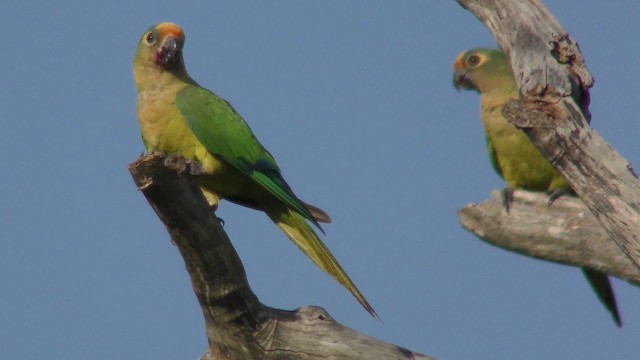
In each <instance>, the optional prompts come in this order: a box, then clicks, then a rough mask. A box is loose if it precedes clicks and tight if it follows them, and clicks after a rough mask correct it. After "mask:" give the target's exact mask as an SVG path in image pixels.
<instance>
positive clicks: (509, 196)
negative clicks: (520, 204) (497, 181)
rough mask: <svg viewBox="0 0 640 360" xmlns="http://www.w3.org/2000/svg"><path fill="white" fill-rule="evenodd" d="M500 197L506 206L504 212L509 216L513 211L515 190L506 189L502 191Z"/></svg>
mask: <svg viewBox="0 0 640 360" xmlns="http://www.w3.org/2000/svg"><path fill="white" fill-rule="evenodd" d="M500 195H501V197H502V205H504V210H505V211H506V212H507V214H509V210H510V209H511V204H512V203H513V189H512V188H508V187H506V188H504V189H502V191H500Z"/></svg>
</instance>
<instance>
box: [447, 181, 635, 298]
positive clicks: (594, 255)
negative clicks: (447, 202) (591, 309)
mask: <svg viewBox="0 0 640 360" xmlns="http://www.w3.org/2000/svg"><path fill="white" fill-rule="evenodd" d="M547 202H548V199H547V196H546V195H545V194H544V193H537V192H528V191H515V192H514V201H513V206H512V207H511V211H510V212H509V214H507V212H506V211H505V209H504V205H503V204H502V198H501V196H500V194H499V192H498V191H494V192H493V193H492V199H489V200H486V201H484V202H482V203H480V204H468V205H466V206H465V207H464V208H462V209H460V210H459V211H458V215H459V216H460V222H461V223H462V226H463V227H464V228H465V229H467V230H469V231H470V232H472V233H473V234H474V235H476V236H477V237H479V238H480V239H482V240H484V241H486V242H488V243H489V244H491V245H494V246H498V247H500V248H503V249H506V250H509V251H513V252H516V253H519V254H523V255H526V256H530V257H534V258H538V259H543V260H548V261H553V262H558V263H562V264H567V265H573V266H579V267H587V268H591V269H593V270H598V271H600V272H603V273H607V274H611V275H613V276H616V277H619V278H621V279H623V280H626V281H628V282H630V283H632V284H634V285H636V286H640V270H638V268H637V267H636V266H635V265H634V264H633V263H632V262H631V261H630V260H629V259H628V258H627V257H626V256H625V255H624V254H623V253H622V251H621V250H620V248H618V246H617V245H616V244H615V243H614V242H613V241H611V239H610V238H609V235H608V234H607V232H606V231H605V230H604V229H603V228H602V226H601V225H600V223H599V222H598V221H597V220H596V219H595V217H594V216H593V215H592V214H591V212H590V211H589V209H587V207H586V206H585V205H584V204H583V203H582V201H580V199H578V198H575V197H571V196H564V197H561V198H560V199H558V200H556V202H554V203H553V205H552V206H551V207H549V206H547Z"/></svg>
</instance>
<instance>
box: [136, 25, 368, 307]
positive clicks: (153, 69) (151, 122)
mask: <svg viewBox="0 0 640 360" xmlns="http://www.w3.org/2000/svg"><path fill="white" fill-rule="evenodd" d="M183 45H184V33H183V31H182V29H181V28H180V27H178V26H177V25H175V24H171V23H161V24H158V25H156V26H152V27H151V28H149V29H148V30H147V31H146V32H145V33H144V34H143V35H142V37H141V39H140V42H139V44H138V47H137V49H136V53H135V56H134V60H133V73H134V78H135V85H136V90H137V93H138V105H137V112H138V122H139V125H140V129H141V133H142V140H143V142H144V145H145V147H146V149H147V151H149V152H154V151H159V152H163V153H165V154H179V155H182V156H184V157H185V158H187V159H191V160H194V161H196V162H197V163H198V164H199V165H200V166H201V168H202V170H203V175H201V176H199V177H198V182H199V184H200V186H201V189H202V191H203V193H204V194H205V196H206V198H207V200H208V201H209V203H210V204H211V205H212V206H214V207H215V206H217V204H218V200H219V198H222V199H226V200H229V201H232V202H235V203H237V204H240V205H243V206H247V207H250V208H254V209H257V210H261V211H264V212H265V213H266V214H267V215H268V216H269V218H270V219H271V220H272V221H273V222H274V223H275V224H276V225H277V226H278V227H279V228H280V229H281V230H282V231H283V232H284V233H285V234H286V235H287V236H288V237H289V238H290V239H291V240H292V241H293V242H294V243H295V244H296V245H297V246H298V247H299V248H300V249H301V250H302V251H303V252H304V253H305V255H307V256H308V257H309V258H310V259H311V260H312V261H313V262H314V263H315V264H316V265H317V266H318V267H320V268H321V269H322V270H324V271H325V272H327V273H328V274H329V275H331V276H332V277H333V278H335V279H336V280H337V281H338V282H339V283H340V284H342V285H343V286H344V287H345V288H347V289H348V290H349V291H350V292H351V293H352V294H353V295H354V296H355V297H356V299H357V300H358V301H359V302H360V303H361V304H362V306H363V307H364V308H365V309H366V310H367V311H368V312H369V313H370V314H372V315H374V316H377V315H376V314H375V311H374V310H373V308H372V307H371V306H370V305H369V303H368V302H367V300H366V299H365V298H364V296H363V295H362V294H361V293H360V291H359V290H358V288H357V287H356V286H355V284H354V283H353V282H352V281H351V279H350V278H349V276H348V275H347V274H346V273H345V272H344V270H343V269H342V267H341V266H340V265H339V264H338V262H337V260H336V259H335V258H334V257H333V255H332V254H331V252H330V251H329V250H328V249H327V247H326V246H325V245H324V244H323V243H322V241H321V240H320V238H319V237H318V235H317V234H316V233H315V231H313V229H312V228H311V227H310V226H309V223H307V221H309V222H311V223H312V224H314V225H315V226H317V227H318V229H320V230H322V229H321V228H320V226H319V224H318V222H330V221H331V220H330V218H329V216H328V215H327V214H326V213H325V212H324V211H322V210H321V209H319V208H317V207H315V206H312V205H309V204H306V203H304V202H303V201H302V200H300V199H299V198H298V197H297V196H296V195H295V194H294V193H293V191H292V190H291V188H290V187H289V185H288V184H287V182H286V181H285V180H284V178H283V177H282V175H281V172H280V169H279V168H278V165H277V164H276V162H275V160H274V158H273V156H271V154H270V153H269V152H268V151H267V150H266V149H265V148H264V147H263V146H262V145H261V144H260V142H259V141H258V140H257V139H256V137H255V135H254V134H253V132H252V131H251V129H250V128H249V126H248V125H247V123H246V122H245V121H244V120H243V119H242V117H241V116H240V115H239V114H238V113H237V112H236V111H235V110H234V109H233V107H232V106H231V105H230V104H229V103H228V102H226V101H225V100H223V99H222V98H220V97H218V96H217V95H216V94H214V93H213V92H211V91H209V90H207V89H204V88H202V87H200V86H199V85H198V84H197V83H196V82H195V81H194V80H193V79H192V78H191V77H190V76H189V75H188V74H187V71H186V69H185V66H184V61H183V54H182V48H183Z"/></svg>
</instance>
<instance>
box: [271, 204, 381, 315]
mask: <svg viewBox="0 0 640 360" xmlns="http://www.w3.org/2000/svg"><path fill="white" fill-rule="evenodd" d="M274 210H275V209H274ZM265 212H266V213H267V215H268V216H269V217H270V218H271V220H272V221H273V222H274V223H275V224H276V225H277V226H278V227H279V228H280V230H282V231H283V232H284V233H285V234H286V235H287V237H289V239H291V241H293V242H294V243H295V244H296V245H297V246H298V247H299V248H300V250H302V252H303V253H304V254H305V255H307V256H308V257H309V258H310V259H311V261H313V263H314V264H316V266H318V267H319V268H320V269H322V270H323V271H324V272H326V273H327V274H329V275H331V276H332V277H333V278H334V279H336V280H337V281H338V282H339V283H340V284H342V286H344V287H345V288H346V289H347V290H349V291H350V292H351V294H353V296H354V297H355V298H356V299H357V300H358V302H359V303H360V304H361V305H362V306H363V307H364V308H365V310H367V311H368V312H369V314H371V316H373V317H376V318H379V316H378V314H376V312H375V310H373V308H372V307H371V305H369V302H368V301H367V299H365V298H364V295H362V293H361V292H360V290H358V288H357V287H356V285H355V284H354V283H353V281H351V279H350V278H349V276H348V275H347V273H346V272H345V271H344V270H343V269H342V267H341V266H340V264H338V261H337V260H336V259H335V258H334V257H333V255H332V254H331V252H330V251H329V249H327V247H326V246H325V245H324V243H323V242H322V240H320V238H319V237H318V235H317V234H316V233H315V232H314V231H313V229H312V228H311V227H310V226H309V224H308V223H307V222H306V221H305V219H304V218H303V217H302V216H301V215H300V214H298V213H296V212H295V211H293V210H291V209H288V208H285V207H282V208H280V209H277V211H273V210H266V211H265Z"/></svg>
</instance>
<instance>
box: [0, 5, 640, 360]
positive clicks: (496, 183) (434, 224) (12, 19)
mask: <svg viewBox="0 0 640 360" xmlns="http://www.w3.org/2000/svg"><path fill="white" fill-rule="evenodd" d="M546 3H547V6H548V7H549V8H550V9H551V11H552V12H553V13H554V14H555V16H556V17H557V18H558V19H559V21H560V22H561V24H562V25H563V26H564V28H565V29H566V30H567V31H568V32H569V34H570V35H571V36H572V37H573V38H574V39H575V40H577V41H578V43H579V44H580V47H581V49H582V51H583V54H584V55H585V58H586V61H587V66H588V68H589V70H590V71H591V73H592V75H593V76H594V77H595V80H596V83H595V87H594V88H593V89H592V91H591V95H592V106H591V112H592V114H593V120H592V125H593V127H594V128H595V129H596V130H597V131H598V132H599V133H600V134H601V135H602V136H603V137H604V138H605V139H606V140H607V141H608V142H609V143H610V144H611V145H612V146H613V147H614V148H616V149H617V150H618V151H619V152H620V153H621V154H622V155H623V156H624V157H626V158H627V159H628V160H629V161H631V162H632V163H634V164H636V165H637V164H639V163H640V143H639V140H638V134H639V133H640V121H639V120H640V119H639V116H638V113H637V106H638V103H640V92H639V91H638V85H637V84H638V83H640V73H639V72H638V70H637V69H638V66H637V63H638V58H640V27H638V16H639V15H640V3H639V2H637V1H634V0H627V1H595V0H593V1H578V0H572V1H568V0H554V1H551V0H548V1H547V2H546ZM161 21H173V22H176V23H178V24H180V25H181V26H182V27H183V28H184V30H185V32H186V36H187V40H186V48H185V58H186V66H187V68H188V70H189V72H190V74H191V75H192V76H193V77H194V78H195V79H196V80H197V81H198V82H199V83H200V84H202V85H203V86H205V87H207V88H209V89H211V90H213V91H215V92H217V93H218V94H219V95H220V96H222V97H224V98H226V99H227V100H229V101H230V102H231V103H232V104H233V105H234V106H235V108H236V109H237V110H238V111H239V112H240V114H242V115H243V116H244V118H245V119H246V120H247V122H248V123H249V124H250V125H251V127H252V129H253V130H254V132H255V133H256V135H257V136H258V138H259V139H260V140H261V142H262V143H263V144H264V145H265V146H266V147H267V148H268V149H269V150H270V151H271V152H272V154H273V155H274V156H275V157H276V159H277V160H278V162H279V164H280V166H281V168H282V169H283V172H284V175H285V177H286V178H287V179H288V181H289V183H290V184H291V185H292V187H293V188H294V190H295V191H296V193H297V194H298V195H299V196H300V197H301V198H303V199H305V200H307V201H309V202H311V203H314V204H316V205H318V206H320V207H322V208H324V209H325V210H326V211H327V212H329V213H330V214H331V216H332V217H333V220H334V223H333V224H330V225H328V226H325V230H326V233H327V235H326V237H324V238H323V239H324V240H325V242H326V244H327V245H328V246H329V248H330V249H331V250H332V251H333V252H334V254H335V255H336V257H337V258H338V259H339V261H340V262H341V263H342V265H343V266H344V268H345V269H346V270H347V272H348V273H349V274H350V276H351V277H352V278H353V279H354V281H355V282H356V283H357V284H358V286H359V287H360V289H361V290H362V291H363V293H364V294H365V295H366V296H367V298H368V300H369V301H370V302H371V304H372V305H373V306H374V308H375V309H376V311H377V312H378V313H379V314H380V316H381V318H382V319H383V322H379V321H376V320H374V319H372V318H371V317H370V316H369V315H368V314H367V313H366V312H365V311H364V310H363V309H362V308H361V307H360V305H359V304H358V303H357V302H356V301H355V300H354V299H353V298H352V297H351V295H350V294H349V293H348V292H347V291H345V290H344V289H343V288H342V287H340V286H339V285H338V284H337V283H336V282H334V281H333V280H332V279H331V278H329V277H328V276H326V275H325V274H324V273H322V272H321V271H320V270H318V269H316V268H315V267H314V266H313V265H312V263H311V262H310V261H309V260H308V259H307V258H306V257H304V256H303V255H302V254H301V253H300V252H299V251H298V249H297V248H296V247H295V246H294V245H293V244H291V243H290V242H289V240H288V239H287V238H286V237H285V236H284V235H283V234H282V233H280V231H279V230H278V229H277V228H276V227H275V226H274V225H273V224H272V223H271V222H270V221H269V220H268V218H267V217H266V216H265V215H264V214H261V213H259V212H256V211H253V210H248V209H245V208H241V207H239V206H237V205H234V204H229V203H224V204H222V206H221V208H220V209H219V212H218V215H219V216H220V217H222V218H224V220H225V221H226V226H225V229H226V231H227V233H228V234H229V236H230V238H231V240H232V242H233V244H234V245H235V247H236V249H237V251H238V252H239V255H240V257H241V259H242V261H243V263H244V266H245V268H246V270H247V273H248V277H249V282H250V284H251V286H252V288H253V290H254V291H255V292H256V294H257V295H258V297H259V298H260V300H261V301H262V302H263V303H265V304H267V305H269V306H273V307H277V308H282V309H293V308H296V307H299V306H303V305H309V304H313V305H319V306H322V307H324V308H326V309H327V310H328V311H329V313H330V314H331V315H333V316H334V317H335V318H336V319H337V320H338V321H340V322H341V323H343V324H345V325H347V326H349V327H352V328H354V329H356V330H358V331H361V332H364V333H366V334H368V335H371V336H373V337H376V338H379V339H382V340H384V341H387V342H391V343H395V344H397V345H401V346H404V347H407V348H409V349H412V350H414V351H418V352H422V353H425V354H428V355H433V356H436V357H438V358H440V359H470V358H474V359H604V358H606V359H638V358H640V306H638V305H639V304H640V289H638V288H637V287H635V286H632V285H629V284H628V283H626V282H624V281H620V280H618V279H615V280H614V287H615V290H616V294H617V297H618V301H619V306H620V310H621V313H622V317H623V321H624V327H623V328H622V329H618V328H617V327H616V326H615V325H614V323H613V321H612V320H611V317H610V316H609V314H608V313H607V312H606V311H605V309H604V308H603V306H602V305H601V304H600V303H599V302H598V300H597V299H596V297H595V295H594V294H593V293H592V291H591V289H590V287H589V286H588V284H587V282H586V281H585V280H584V278H583V276H582V273H581V272H580V271H579V270H578V269H577V268H573V267H567V266H561V265H556V264H551V263H548V262H543V261H539V260H533V259H530V258H526V257H523V256H520V255H516V254H512V253H509V252H506V251H504V250H501V249H498V248H495V247H492V246H489V245H487V244H485V243H484V242H481V241H480V240H478V239H477V238H475V237H474V236H472V235H471V234H469V233H468V232H466V231H465V230H464V229H462V228H461V226H460V224H459V222H458V217H457V215H456V210H457V209H458V208H460V207H462V206H463V205H465V204H467V203H469V202H479V201H482V200H484V199H486V198H488V197H489V194H490V191H491V190H492V189H497V188H502V186H503V182H502V181H501V180H500V178H499V177H498V176H497V175H496V174H495V173H494V172H493V170H492V168H491V167H490V165H489V160H488V158H487V154H486V153H485V144H484V136H483V133H482V127H481V123H480V120H479V113H478V110H479V98H478V96H477V94H475V93H472V92H461V93H458V92H456V91H455V90H454V88H453V86H452V83H451V78H452V63H453V60H454V59H455V57H456V56H457V55H458V54H459V53H460V52H461V51H462V50H465V49H468V48H472V47H478V46H484V47H487V46H495V42H494V40H493V38H492V37H491V36H490V34H489V32H488V31H486V30H485V28H484V27H483V26H482V24H481V23H480V22H479V21H477V20H476V19H475V18H474V17H473V16H472V15H471V14H470V13H468V12H467V11H466V10H464V9H462V8H461V7H460V6H458V5H457V3H456V2H455V1H453V0H450V1H377V0H367V1H363V0H361V1H338V0H331V1H295V0H288V1H284V0H282V1H269V2H267V1H226V2H221V1H192V2H178V1H154V2H151V1H101V2H88V1H65V0H62V1H11V0H9V1H5V2H4V3H3V4H2V5H1V6H0V30H1V31H0V34H2V35H1V37H2V41H1V42H0V43H1V44H2V46H1V48H2V53H1V54H2V55H1V57H0V64H1V66H0V119H1V121H2V131H0V154H1V155H0V176H1V178H2V180H1V184H2V186H1V187H0V197H1V201H0V215H1V216H0V228H1V229H2V235H1V236H0V243H1V245H2V250H1V251H0V274H1V275H0V359H41V358H42V357H46V358H49V359H88V358H90V359H195V358H197V357H198V356H200V355H201V354H202V353H203V352H204V350H205V349H206V345H207V343H206V339H205V335H204V323H203V319H202V316H201V312H200V308H199V306H198V304H197V301H196V298H195V296H194V295H193V293H192V290H191V284H190V281H189V279H188V276H187V273H186V271H185V269H184V264H183V262H182V259H181V258H180V256H179V254H178V252H177V250H176V249H175V247H174V246H172V245H171V243H170V239H169V237H168V235H167V233H166V231H165V229H164V227H163V226H162V224H161V223H160V221H159V220H158V219H157V217H156V216H155V214H154V213H153V211H152V210H151V208H150V207H149V206H148V204H147V202H146V201H145V199H144V198H143V196H142V194H140V193H139V192H138V191H136V188H135V186H134V184H133V182H132V179H131V176H130V174H129V173H128V171H127V164H128V163H130V162H132V161H134V160H135V159H136V158H137V157H138V155H139V154H140V153H141V152H142V151H143V145H142V142H141V140H140V135H139V129H138V124H137V121H136V114H135V102H136V95H135V91H134V86H133V78H132V74H131V61H132V57H133V52H134V50H135V47H136V44H137V41H138V39H139V37H140V36H141V34H142V33H143V32H144V31H145V29H147V27H149V26H150V25H152V24H155V23H157V22H161ZM636 167H637V166H636Z"/></svg>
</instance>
